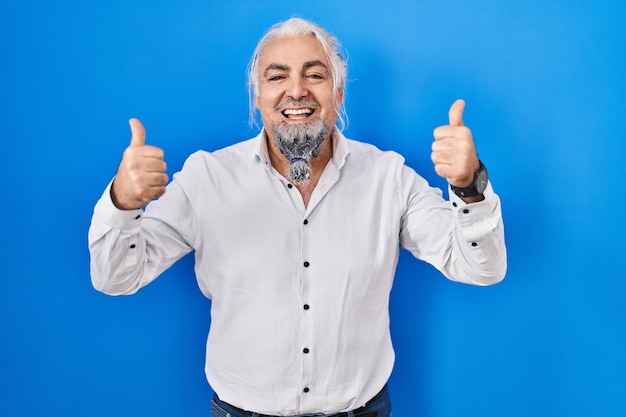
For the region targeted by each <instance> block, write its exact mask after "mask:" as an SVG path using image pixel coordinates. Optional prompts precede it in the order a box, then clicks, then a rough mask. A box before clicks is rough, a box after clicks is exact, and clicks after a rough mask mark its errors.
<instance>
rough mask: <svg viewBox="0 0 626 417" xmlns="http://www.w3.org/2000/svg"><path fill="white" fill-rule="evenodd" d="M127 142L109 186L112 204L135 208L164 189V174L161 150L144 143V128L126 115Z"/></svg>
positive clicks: (161, 193)
mask: <svg viewBox="0 0 626 417" xmlns="http://www.w3.org/2000/svg"><path fill="white" fill-rule="evenodd" d="M128 123H129V125H130V131H131V138H130V145H129V146H128V148H126V150H125V151H124V154H123V155H122V162H120V165H119V167H118V169H117V174H116V176H115V179H114V180H113V185H112V187H111V198H112V200H113V204H115V206H116V207H117V208H119V209H121V210H132V209H138V208H141V207H143V206H145V205H146V204H148V202H149V201H150V200H152V199H154V198H158V197H160V196H162V195H163V193H165V184H167V181H168V176H167V174H166V173H165V170H166V168H167V166H166V164H165V161H164V159H163V157H164V155H163V150H162V149H160V148H157V147H156V146H150V145H146V129H145V128H144V127H143V125H142V124H141V122H140V121H139V120H137V119H130V121H129V122H128Z"/></svg>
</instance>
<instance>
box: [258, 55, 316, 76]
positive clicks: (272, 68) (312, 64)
mask: <svg viewBox="0 0 626 417" xmlns="http://www.w3.org/2000/svg"><path fill="white" fill-rule="evenodd" d="M302 67H303V68H304V69H309V68H313V67H322V68H324V69H325V70H327V71H328V65H326V64H324V63H323V62H322V61H320V60H319V59H316V60H314V61H307V62H305V63H304V65H302ZM290 69H291V68H290V67H289V66H288V65H284V64H274V63H272V64H269V65H268V66H267V67H266V68H265V71H263V75H264V76H267V75H268V73H269V72H270V71H289V70H290Z"/></svg>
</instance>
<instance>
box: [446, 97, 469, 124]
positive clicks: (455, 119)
mask: <svg viewBox="0 0 626 417" xmlns="http://www.w3.org/2000/svg"><path fill="white" fill-rule="evenodd" d="M464 109H465V101H463V100H461V99H458V100H457V101H455V102H454V104H452V106H451V107H450V111H449V112H448V118H449V119H450V126H463V110H464Z"/></svg>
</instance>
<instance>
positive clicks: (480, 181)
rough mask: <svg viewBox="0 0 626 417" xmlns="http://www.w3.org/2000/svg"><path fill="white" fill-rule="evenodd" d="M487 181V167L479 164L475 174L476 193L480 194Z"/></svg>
mask: <svg viewBox="0 0 626 417" xmlns="http://www.w3.org/2000/svg"><path fill="white" fill-rule="evenodd" d="M488 181H489V176H488V175H487V169H486V168H485V166H484V165H481V166H480V169H479V170H478V175H477V176H476V190H477V191H478V194H482V193H483V192H484V191H485V189H486V188H487V182H488Z"/></svg>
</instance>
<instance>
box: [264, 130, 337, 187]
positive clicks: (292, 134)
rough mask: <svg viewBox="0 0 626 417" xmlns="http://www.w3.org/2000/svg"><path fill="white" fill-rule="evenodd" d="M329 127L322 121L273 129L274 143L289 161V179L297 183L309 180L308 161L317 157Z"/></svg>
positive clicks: (309, 169)
mask: <svg viewBox="0 0 626 417" xmlns="http://www.w3.org/2000/svg"><path fill="white" fill-rule="evenodd" d="M329 133H330V127H329V126H328V125H327V124H326V123H324V121H323V120H316V121H312V122H307V123H298V124H295V125H289V124H284V125H279V126H276V127H275V128H274V142H276V145H277V146H278V149H279V150H280V152H281V153H282V154H283V155H284V156H285V157H286V158H287V159H288V160H289V178H290V179H291V180H292V181H293V182H295V183H296V184H297V183H300V182H302V181H307V180H309V179H310V178H311V167H310V165H309V161H310V160H311V158H315V157H316V156H318V155H319V153H320V150H321V147H322V143H323V142H324V139H325V138H326V137H327V136H328V134H329Z"/></svg>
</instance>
